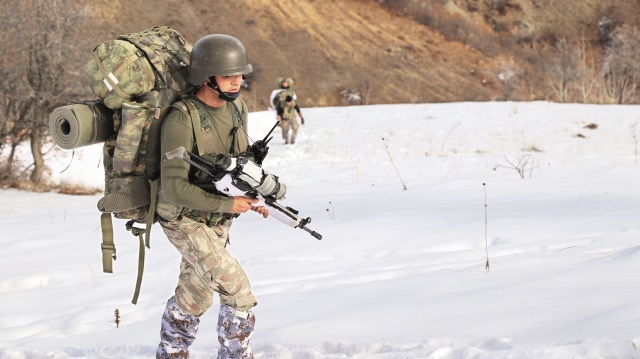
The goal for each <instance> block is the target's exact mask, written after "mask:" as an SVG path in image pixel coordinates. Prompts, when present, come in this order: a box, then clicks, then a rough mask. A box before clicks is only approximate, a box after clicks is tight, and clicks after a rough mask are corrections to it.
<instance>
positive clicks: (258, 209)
mask: <svg viewBox="0 0 640 359" xmlns="http://www.w3.org/2000/svg"><path fill="white" fill-rule="evenodd" d="M251 210H252V211H254V212H258V213H260V214H261V215H262V217H263V218H267V217H269V209H267V207H265V206H257V207H252V208H251Z"/></svg>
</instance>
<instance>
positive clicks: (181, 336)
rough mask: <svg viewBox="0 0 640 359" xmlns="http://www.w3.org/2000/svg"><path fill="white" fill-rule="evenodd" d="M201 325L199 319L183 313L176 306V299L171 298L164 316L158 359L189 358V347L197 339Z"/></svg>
mask: <svg viewBox="0 0 640 359" xmlns="http://www.w3.org/2000/svg"><path fill="white" fill-rule="evenodd" d="M199 324H200V319H199V318H198V317H196V316H194V315H191V314H186V313H184V312H182V311H181V310H180V308H178V306H177V305H176V298H175V297H171V298H170V299H169V300H168V301H167V306H166V308H165V310H164V313H163V314H162V326H161V327H160V344H159V345H158V350H157V351H156V359H169V358H180V359H187V358H189V346H190V345H191V344H192V343H193V341H194V340H195V339H196V333H197V332H198V325H199Z"/></svg>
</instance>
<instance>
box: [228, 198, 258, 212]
mask: <svg viewBox="0 0 640 359" xmlns="http://www.w3.org/2000/svg"><path fill="white" fill-rule="evenodd" d="M254 203H258V200H257V199H256V198H251V197H241V196H240V197H233V207H231V213H245V212H246V211H248V210H250V209H253V205H252V204H254Z"/></svg>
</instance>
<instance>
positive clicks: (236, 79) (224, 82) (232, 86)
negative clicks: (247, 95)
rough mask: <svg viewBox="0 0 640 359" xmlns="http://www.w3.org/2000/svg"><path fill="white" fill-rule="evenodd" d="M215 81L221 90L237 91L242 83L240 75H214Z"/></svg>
mask: <svg viewBox="0 0 640 359" xmlns="http://www.w3.org/2000/svg"><path fill="white" fill-rule="evenodd" d="M216 82H217V83H218V86H219V87H220V91H222V92H238V91H240V85H242V75H234V76H216Z"/></svg>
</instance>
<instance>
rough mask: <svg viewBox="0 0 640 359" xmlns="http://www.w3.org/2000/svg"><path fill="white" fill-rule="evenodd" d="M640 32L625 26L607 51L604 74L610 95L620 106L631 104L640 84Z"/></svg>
mask: <svg viewBox="0 0 640 359" xmlns="http://www.w3.org/2000/svg"><path fill="white" fill-rule="evenodd" d="M639 48H640V30H639V29H638V28H637V27H636V26H630V25H623V26H621V27H620V28H618V29H617V30H616V31H615V32H614V34H613V41H611V45H610V46H609V47H608V48H607V49H606V54H605V58H604V65H603V72H604V77H605V79H606V83H607V90H608V92H609V94H610V95H611V96H613V97H615V98H616V99H617V103H618V104H623V103H630V102H632V101H631V100H632V99H633V98H634V97H635V96H636V90H637V89H638V83H639V82H640V52H638V49H639Z"/></svg>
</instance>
